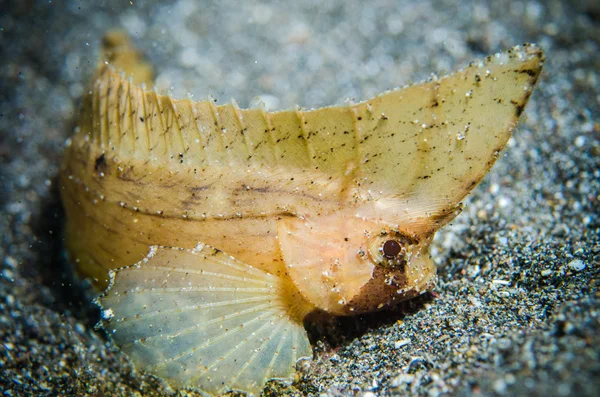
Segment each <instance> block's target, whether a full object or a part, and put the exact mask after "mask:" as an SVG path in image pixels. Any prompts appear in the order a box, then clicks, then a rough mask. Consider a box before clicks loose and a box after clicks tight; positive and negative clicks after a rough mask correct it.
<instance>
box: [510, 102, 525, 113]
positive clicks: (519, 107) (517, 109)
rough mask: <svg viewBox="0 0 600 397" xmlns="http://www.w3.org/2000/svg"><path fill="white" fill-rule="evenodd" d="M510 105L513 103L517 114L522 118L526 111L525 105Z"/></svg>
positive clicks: (516, 103)
mask: <svg viewBox="0 0 600 397" xmlns="http://www.w3.org/2000/svg"><path fill="white" fill-rule="evenodd" d="M510 103H512V104H513V106H514V107H515V114H516V115H517V117H520V116H521V114H522V113H523V110H525V105H524V104H522V103H518V102H516V101H510Z"/></svg>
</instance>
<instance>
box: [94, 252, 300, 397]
mask: <svg viewBox="0 0 600 397" xmlns="http://www.w3.org/2000/svg"><path fill="white" fill-rule="evenodd" d="M286 294H288V292H287V290H286V288H285V282H284V281H283V280H281V279H280V278H279V277H276V276H274V275H272V274H269V273H266V272H264V271H262V270H259V269H255V268H252V267H251V266H249V265H246V264H243V263H240V262H239V261H236V260H235V259H234V258H232V257H231V256H229V255H226V254H224V253H223V252H221V251H219V250H216V249H213V248H210V247H207V246H205V247H203V248H202V249H195V250H184V249H179V248H166V247H152V249H151V252H150V254H149V255H148V257H146V258H145V259H144V260H143V261H141V262H139V263H138V264H136V265H133V266H129V267H126V268H122V269H120V270H117V271H116V272H111V285H110V286H109V288H108V289H107V291H106V292H105V293H104V295H103V296H101V297H99V298H98V303H99V304H100V305H101V306H102V308H103V309H104V312H103V313H104V318H105V321H103V326H104V328H105V329H106V330H107V331H108V332H109V334H110V335H111V336H112V338H113V339H114V341H115V342H116V344H117V345H118V346H119V347H120V348H121V349H122V350H123V351H124V352H125V353H127V355H128V356H129V357H130V359H131V360H132V361H133V363H134V364H135V365H136V367H137V368H138V369H143V370H145V371H148V372H150V373H152V374H154V375H156V376H159V377H161V378H163V379H165V380H166V381H168V382H169V383H170V384H171V385H172V386H176V387H185V388H199V389H201V390H202V391H204V392H207V393H210V394H218V393H222V392H224V391H226V390H242V391H246V392H250V393H255V394H258V393H259V392H260V390H261V389H262V387H263V386H264V384H265V382H266V381H267V380H269V379H285V378H289V377H290V376H291V375H292V374H293V372H294V370H295V365H296V362H297V361H298V359H300V358H306V357H311V356H312V352H311V348H310V344H309V341H308V338H307V336H306V331H305V330H304V327H303V325H302V324H301V323H299V322H298V321H297V320H294V319H292V317H291V316H290V314H289V309H290V308H289V305H290V303H289V302H290V299H289V297H288V296H287V295H286Z"/></svg>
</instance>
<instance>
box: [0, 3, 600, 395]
mask: <svg viewBox="0 0 600 397" xmlns="http://www.w3.org/2000/svg"><path fill="white" fill-rule="evenodd" d="M240 3H241V2H234V1H206V2H195V1H191V0H180V1H170V2H161V1H150V0H149V1H133V2H129V1H64V2H58V1H52V2H48V1H20V2H16V1H13V2H10V1H3V2H0V10H2V12H0V62H1V67H0V161H1V166H0V178H1V179H0V180H1V188H0V205H1V208H2V210H1V215H0V230H1V232H0V235H1V236H2V240H1V244H0V253H1V254H2V255H1V256H2V262H1V263H0V269H1V271H0V340H1V342H0V390H1V391H2V393H3V394H2V395H3V396H30V395H40V396H58V395H81V396H84V395H89V396H113V395H116V396H136V395H148V396H163V395H170V393H172V392H173V391H172V390H170V389H169V388H168V387H167V386H166V385H165V384H163V383H162V382H160V381H159V380H157V379H155V378H153V377H151V376H149V375H146V374H143V373H142V374H140V373H138V372H136V371H135V370H134V369H133V368H132V366H131V364H130V363H129V362H128V360H127V358H126V356H125V355H124V354H122V353H120V352H119V351H118V349H116V348H115V347H114V345H113V344H112V342H110V341H109V339H108V338H107V336H106V335H105V334H104V333H103V332H102V331H98V330H95V329H94V325H95V324H96V322H97V321H98V319H99V311H98V309H97V308H96V307H95V306H94V305H93V304H91V303H90V296H91V295H90V290H89V288H88V287H87V286H86V283H84V282H81V281H79V280H77V279H76V278H74V276H73V274H72V271H71V269H70V267H69V265H68V264H67V262H66V261H65V259H64V254H63V251H62V225H63V221H64V219H63V213H62V210H61V205H60V201H59V199H58V187H57V179H56V177H57V173H58V168H59V164H60V161H61V154H62V151H63V145H64V142H65V140H66V138H67V137H68V136H69V135H71V134H72V132H73V127H74V123H75V120H76V118H77V115H78V105H79V102H80V100H81V96H82V94H83V92H84V91H85V90H86V89H87V88H86V85H87V84H88V81H89V79H90V77H91V74H92V73H93V71H94V69H95V65H96V60H97V56H98V50H99V43H100V39H101V37H102V35H103V34H104V33H105V32H106V31H107V30H108V29H111V28H122V29H125V30H127V31H128V32H129V33H130V34H131V35H132V36H133V38H134V40H135V42H136V45H137V46H138V47H139V48H140V49H141V50H142V51H143V52H144V53H145V54H146V55H147V56H148V57H149V59H150V60H151V62H152V63H153V64H154V65H156V67H157V71H158V76H157V87H158V89H159V90H164V91H169V92H170V93H171V94H172V95H174V96H176V97H184V96H186V95H189V94H191V95H193V97H194V98H196V99H201V98H204V97H206V96H207V95H212V96H214V97H215V98H217V100H218V102H219V103H225V102H228V101H229V100H230V98H235V99H236V101H237V102H238V103H239V104H240V106H242V107H245V106H249V105H250V104H251V103H252V101H253V99H254V97H255V96H257V95H260V96H261V97H262V98H263V101H264V102H265V103H266V105H267V106H268V107H269V108H271V109H286V108H289V107H291V106H293V105H295V104H299V105H300V106H303V107H317V106H323V105H329V104H339V103H343V102H344V100H345V99H346V98H354V99H355V100H361V99H365V98H368V97H370V96H372V95H374V94H377V93H379V92H381V91H384V90H386V89H390V88H393V87H396V86H400V85H404V84H406V83H409V82H411V81H419V80H422V79H424V78H427V77H428V76H429V75H430V73H432V72H437V73H441V74H443V73H444V72H451V71H453V70H455V69H457V68H459V67H462V66H465V65H466V64H467V63H468V62H469V61H471V60H473V59H478V58H482V57H484V56H487V55H489V54H492V53H495V52H497V51H500V50H502V49H506V48H509V47H512V46H513V45H516V44H520V43H525V42H535V43H537V44H538V45H540V46H542V47H543V48H544V49H545V51H546V57H547V61H546V65H545V67H544V71H543V73H542V76H541V78H540V80H539V82H538V86H537V88H536V89H535V92H534V93H533V96H532V98H531V100H530V103H529V105H528V107H527V109H526V111H525V114H524V117H523V118H522V120H521V124H520V126H519V128H518V130H517V131H516V133H515V135H514V137H513V138H512V139H511V141H510V142H509V145H508V146H507V148H506V149H505V151H504V152H503V155H502V158H501V159H500V160H499V161H498V162H497V163H496V165H495V166H494V168H493V169H492V171H491V172H490V174H489V175H488V176H487V177H486V178H485V179H484V181H483V182H482V183H481V184H480V185H479V186H478V187H477V188H476V189H475V190H474V192H473V193H472V194H471V195H470V196H469V198H468V199H467V200H466V207H465V211H464V212H463V213H462V214H461V215H460V216H459V217H458V218H457V219H456V220H454V221H453V222H452V224H451V225H450V226H449V227H447V228H445V229H444V230H443V231H442V232H440V233H439V235H438V236H437V238H436V241H435V244H434V247H433V254H434V257H435V258H436V262H437V264H438V271H439V276H440V282H439V284H438V287H437V288H436V290H435V292H434V293H432V294H427V295H425V296H422V297H420V298H418V299H416V300H413V301H411V302H408V303H405V304H402V305H401V306H400V307H398V308H397V309H395V310H393V311H386V312H382V313H378V314H373V315H365V316H358V317H354V318H344V319H339V320H338V321H335V322H330V323H326V324H320V325H318V326H313V327H311V338H312V342H313V344H314V360H313V362H312V365H311V366H310V368H305V369H304V371H301V372H300V374H299V376H298V378H297V380H296V381H295V382H294V383H292V384H291V385H286V384H282V383H279V382H272V383H270V384H268V385H267V387H266V389H265V392H264V393H265V395H271V396H276V395H296V396H303V395H310V396H321V395H323V396H325V395H327V396H345V395H357V396H379V395H381V396H392V395H429V396H437V395H465V396H466V395H469V396H470V395H486V396H487V395H507V396H512V395H528V396H533V395H539V396H569V395H577V396H595V395H597V393H598V390H600V347H599V346H600V319H599V310H600V302H599V298H600V294H599V292H598V284H599V281H598V274H599V262H598V258H599V254H600V246H599V242H600V237H599V234H600V233H599V227H600V219H599V218H600V206H599V192H600V160H599V159H600V124H599V108H600V106H599V105H600V91H599V90H598V88H599V86H600V76H599V73H598V71H599V70H600V55H599V54H600V6H599V5H598V3H597V2H594V1H591V0H590V1H576V2H573V1H545V2H542V1H540V2H508V1H486V2H477V1H461V2H458V3H457V2H454V1H448V0H445V1H444V0H442V1H421V2H418V4H417V2H411V1H375V2H370V3H368V4H367V2H361V1H357V0H352V1H331V2H322V1H295V2H289V3H284V2H262V3H252V4H250V3H244V4H240ZM322 3H326V4H322ZM176 392H177V393H179V394H180V395H185V394H189V395H194V394H195V393H193V392H187V391H176Z"/></svg>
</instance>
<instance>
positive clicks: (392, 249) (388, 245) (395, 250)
mask: <svg viewBox="0 0 600 397" xmlns="http://www.w3.org/2000/svg"><path fill="white" fill-rule="evenodd" d="M400 249H401V247H400V243H398V242H397V241H396V240H388V241H386V242H385V243H384V244H383V255H385V257H386V258H388V259H394V258H395V257H397V256H398V254H399V253H400Z"/></svg>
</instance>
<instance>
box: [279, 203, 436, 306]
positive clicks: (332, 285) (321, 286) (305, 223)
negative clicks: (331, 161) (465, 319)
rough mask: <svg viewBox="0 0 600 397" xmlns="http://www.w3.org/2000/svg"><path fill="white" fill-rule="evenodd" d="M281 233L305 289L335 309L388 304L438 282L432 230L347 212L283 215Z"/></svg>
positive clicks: (289, 263) (293, 272) (291, 270)
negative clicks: (419, 231) (421, 232)
mask: <svg viewBox="0 0 600 397" xmlns="http://www.w3.org/2000/svg"><path fill="white" fill-rule="evenodd" d="M278 237H279V243H280V247H281V251H282V254H283V258H284V260H285V264H286V269H287V272H288V274H289V276H290V277H291V279H292V281H293V282H294V284H295V285H296V287H297V288H298V290H299V291H300V293H301V294H302V295H303V296H304V297H305V298H306V299H307V300H308V301H309V302H310V303H312V304H313V305H315V306H316V307H318V308H319V309H321V310H325V311H327V312H329V313H332V314H336V315H348V314H356V313H362V312H369V311H374V310H379V309H383V308H384V307H389V306H391V305H394V304H395V303H397V302H399V301H402V300H405V299H408V298H411V297H414V296H416V295H420V294H422V293H424V292H426V291H428V290H430V289H432V288H433V287H434V286H435V281H436V270H435V265H434V264H433V262H432V260H431V257H430V255H429V253H428V249H427V248H428V246H429V243H430V241H431V234H425V235H418V234H415V233H412V232H410V231H408V230H406V229H404V230H403V229H401V228H398V227H393V226H390V225H387V224H385V223H382V222H376V221H371V220H365V219H364V218H360V217H357V216H355V215H353V214H351V213H350V212H343V213H336V214H332V215H327V216H321V217H315V218H307V219H298V218H290V219H284V220H281V221H280V223H279V227H278Z"/></svg>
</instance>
